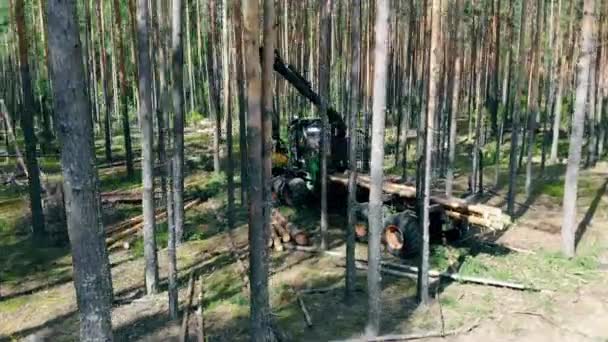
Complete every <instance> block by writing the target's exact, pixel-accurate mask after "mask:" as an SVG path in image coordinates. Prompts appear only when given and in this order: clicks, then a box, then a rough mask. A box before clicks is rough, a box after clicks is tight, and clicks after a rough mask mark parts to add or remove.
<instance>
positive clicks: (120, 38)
mask: <svg viewBox="0 0 608 342" xmlns="http://www.w3.org/2000/svg"><path fill="white" fill-rule="evenodd" d="M114 29H115V32H116V42H117V46H116V47H117V50H118V79H119V82H120V95H119V94H118V93H115V94H114V100H115V101H119V99H120V112H121V119H122V131H123V138H124V146H125V158H126V161H127V164H126V165H127V176H128V177H133V175H135V169H134V168H133V147H132V145H131V127H130V125H129V107H128V96H127V85H128V82H129V81H128V79H127V74H126V57H125V54H126V51H125V50H126V49H125V44H124V34H123V28H122V15H121V13H120V2H119V0H114Z"/></svg>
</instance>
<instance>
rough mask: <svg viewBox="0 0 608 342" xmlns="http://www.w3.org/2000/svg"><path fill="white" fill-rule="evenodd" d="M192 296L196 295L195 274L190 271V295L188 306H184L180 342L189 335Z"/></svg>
mask: <svg viewBox="0 0 608 342" xmlns="http://www.w3.org/2000/svg"><path fill="white" fill-rule="evenodd" d="M192 297H194V274H193V273H192V271H190V279H189V280H188V297H187V299H186V306H185V307H184V317H183V319H182V328H181V330H180V333H179V340H180V342H186V337H187V336H188V318H189V315H190V306H192Z"/></svg>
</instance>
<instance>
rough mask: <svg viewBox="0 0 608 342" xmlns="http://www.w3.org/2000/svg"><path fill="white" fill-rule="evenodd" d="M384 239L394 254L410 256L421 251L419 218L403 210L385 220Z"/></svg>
mask: <svg viewBox="0 0 608 342" xmlns="http://www.w3.org/2000/svg"><path fill="white" fill-rule="evenodd" d="M384 222H385V223H384V231H383V234H382V235H383V240H384V241H385V243H386V249H387V250H388V251H389V253H391V254H392V255H394V256H397V257H400V258H409V257H413V256H416V255H418V253H419V252H420V230H419V229H418V220H417V219H416V217H415V216H414V215H413V214H412V213H411V212H407V211H405V212H401V213H398V214H395V215H392V216H390V217H388V218H387V219H386V220H385V221H384Z"/></svg>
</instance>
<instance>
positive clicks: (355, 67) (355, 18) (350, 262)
mask: <svg viewBox="0 0 608 342" xmlns="http://www.w3.org/2000/svg"><path fill="white" fill-rule="evenodd" d="M351 11H352V12H351V18H352V19H351V20H352V22H351V37H350V39H351V50H352V63H351V69H350V84H351V94H350V112H349V118H348V132H349V136H350V139H349V142H348V143H349V145H348V150H349V154H348V166H349V169H350V173H349V176H348V226H347V232H346V286H345V291H346V292H345V299H346V302H347V303H350V302H352V299H353V298H354V292H355V284H356V280H357V279H356V269H355V224H356V223H357V222H356V217H355V212H356V205H357V143H358V139H357V138H358V132H357V126H358V125H357V119H358V115H359V108H360V103H361V100H360V97H361V94H360V92H359V82H360V78H361V77H360V75H359V70H360V68H361V27H360V26H361V25H360V23H361V21H360V18H361V0H353V3H352V4H351Z"/></svg>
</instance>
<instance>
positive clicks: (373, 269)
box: [366, 0, 390, 336]
mask: <svg viewBox="0 0 608 342" xmlns="http://www.w3.org/2000/svg"><path fill="white" fill-rule="evenodd" d="M389 11H390V5H389V1H388V0H376V39H375V41H376V44H375V48H374V64H375V65H374V97H373V100H374V102H373V109H372V110H373V117H372V150H371V186H370V192H369V217H368V221H369V222H368V227H369V231H370V233H369V244H368V259H369V270H368V273H367V288H368V296H369V297H368V307H369V308H368V310H369V314H368V322H367V327H366V331H367V333H368V334H370V335H371V336H377V335H378V333H379V332H380V312H381V305H380V293H381V284H380V235H381V232H382V228H383V224H382V179H383V168H382V167H383V163H384V123H385V110H386V84H387V71H388V70H387V68H388V36H389Z"/></svg>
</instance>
